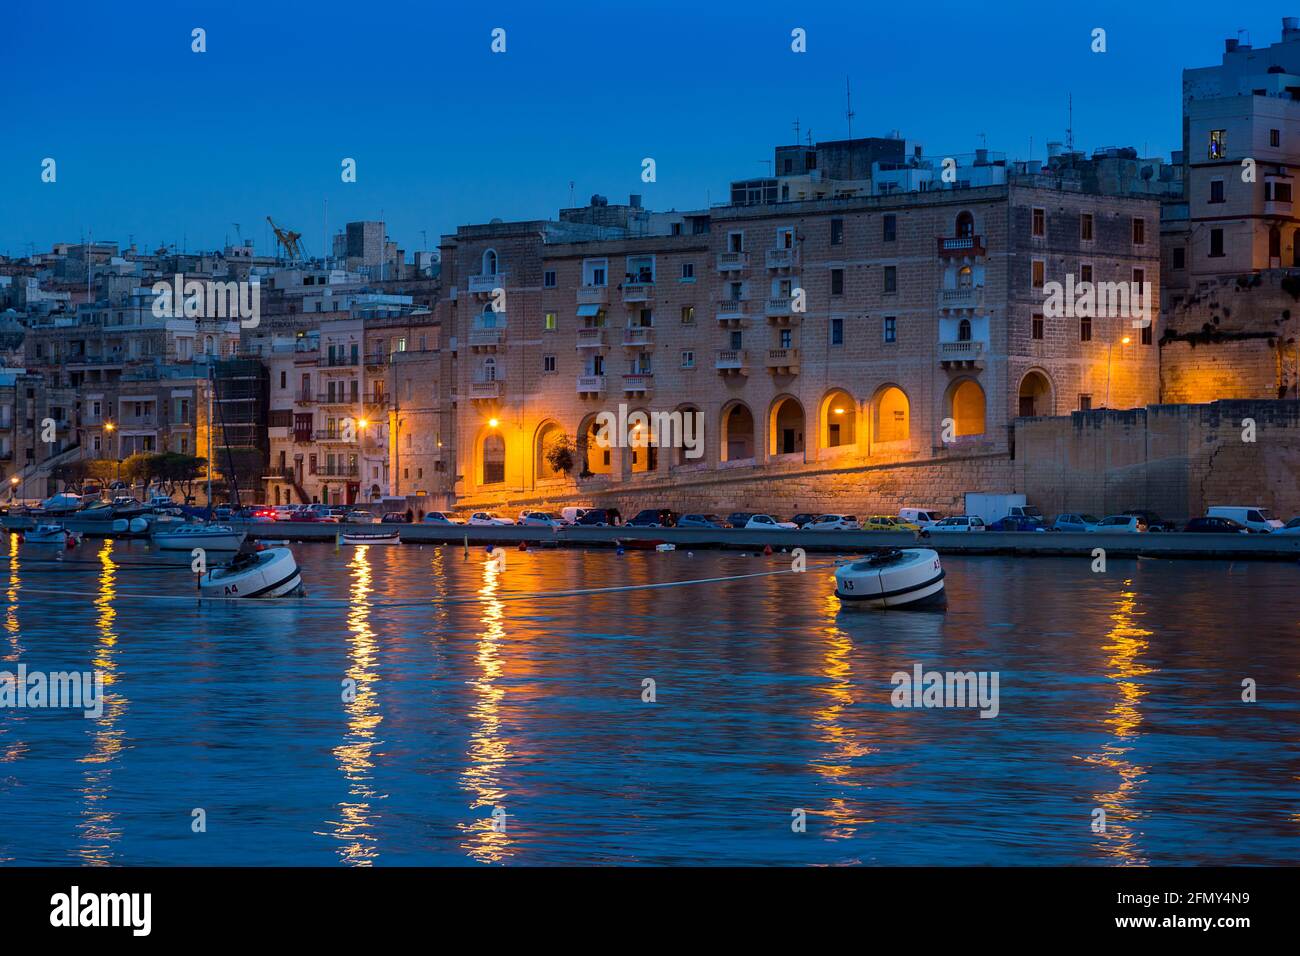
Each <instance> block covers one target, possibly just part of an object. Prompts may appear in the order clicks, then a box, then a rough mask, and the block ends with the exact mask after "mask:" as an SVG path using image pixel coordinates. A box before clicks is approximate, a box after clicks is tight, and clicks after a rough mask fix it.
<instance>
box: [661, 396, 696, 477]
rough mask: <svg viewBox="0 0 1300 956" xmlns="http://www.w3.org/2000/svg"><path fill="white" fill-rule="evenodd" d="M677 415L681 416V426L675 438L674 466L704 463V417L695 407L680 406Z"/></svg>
mask: <svg viewBox="0 0 1300 956" xmlns="http://www.w3.org/2000/svg"><path fill="white" fill-rule="evenodd" d="M675 413H676V414H678V415H680V416H681V425H680V429H679V431H678V433H677V434H676V435H675V436H665V438H669V437H671V438H673V439H674V440H675V441H674V446H675V447H674V448H673V453H672V457H671V461H672V463H673V464H674V465H677V466H681V465H697V464H700V463H701V462H703V461H704V416H703V414H702V413H701V412H700V410H699V409H698V408H696V407H695V406H694V405H680V406H678V407H677V408H676V409H675Z"/></svg>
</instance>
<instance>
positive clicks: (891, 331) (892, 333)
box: [885, 315, 898, 342]
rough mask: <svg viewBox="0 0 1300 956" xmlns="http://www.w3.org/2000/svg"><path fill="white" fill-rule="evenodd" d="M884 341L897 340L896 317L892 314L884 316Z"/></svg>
mask: <svg viewBox="0 0 1300 956" xmlns="http://www.w3.org/2000/svg"><path fill="white" fill-rule="evenodd" d="M885 341H886V342H897V341H898V319H896V318H894V317H893V316H892V315H890V316H886V317H885Z"/></svg>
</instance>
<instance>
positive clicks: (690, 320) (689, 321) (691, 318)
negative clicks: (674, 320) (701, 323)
mask: <svg viewBox="0 0 1300 956" xmlns="http://www.w3.org/2000/svg"><path fill="white" fill-rule="evenodd" d="M694 324H695V306H693V305H684V306H682V325H694Z"/></svg>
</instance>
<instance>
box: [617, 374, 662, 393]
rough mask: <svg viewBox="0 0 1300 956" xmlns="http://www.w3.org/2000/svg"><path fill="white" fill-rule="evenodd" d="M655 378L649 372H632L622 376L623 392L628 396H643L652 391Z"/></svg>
mask: <svg viewBox="0 0 1300 956" xmlns="http://www.w3.org/2000/svg"><path fill="white" fill-rule="evenodd" d="M654 387H655V377H654V375H653V374H652V373H650V372H632V373H631V374H628V375H624V376H623V391H624V392H626V393H628V394H629V395H644V394H645V393H646V392H651V391H654Z"/></svg>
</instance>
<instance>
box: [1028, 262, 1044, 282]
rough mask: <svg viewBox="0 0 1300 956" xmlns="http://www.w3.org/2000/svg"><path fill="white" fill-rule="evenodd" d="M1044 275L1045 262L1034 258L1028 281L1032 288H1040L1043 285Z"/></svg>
mask: <svg viewBox="0 0 1300 956" xmlns="http://www.w3.org/2000/svg"><path fill="white" fill-rule="evenodd" d="M1046 276H1047V263H1046V262H1044V261H1043V260H1042V259H1035V260H1034V263H1033V267H1032V272H1031V275H1030V282H1031V283H1032V285H1033V288H1035V289H1041V288H1042V287H1043V283H1044V282H1045V281H1046Z"/></svg>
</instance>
